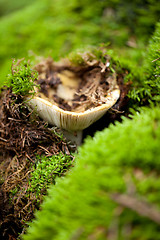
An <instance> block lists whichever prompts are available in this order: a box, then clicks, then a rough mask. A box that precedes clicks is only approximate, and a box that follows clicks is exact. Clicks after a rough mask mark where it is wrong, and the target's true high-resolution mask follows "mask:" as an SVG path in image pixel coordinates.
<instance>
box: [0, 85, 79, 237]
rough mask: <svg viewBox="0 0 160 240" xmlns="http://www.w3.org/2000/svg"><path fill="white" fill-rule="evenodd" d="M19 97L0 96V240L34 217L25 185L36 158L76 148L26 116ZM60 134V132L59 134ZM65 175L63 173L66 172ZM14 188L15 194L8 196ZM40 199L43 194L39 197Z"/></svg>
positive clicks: (7, 93) (32, 199) (33, 203)
mask: <svg viewBox="0 0 160 240" xmlns="http://www.w3.org/2000/svg"><path fill="white" fill-rule="evenodd" d="M22 102H23V99H22V97H21V96H16V95H14V94H13V93H12V91H11V89H10V88H8V89H5V90H2V92H1V96H0V149H1V151H0V239H4V240H5V239H16V238H17V237H18V234H19V233H21V232H22V231H23V230H24V221H29V220H31V219H32V218H33V217H34V211H35V209H39V204H40V202H41V201H42V199H40V202H38V201H37V199H36V196H35V195H34V194H32V195H31V194H30V196H29V197H28V198H27V197H26V191H27V188H28V181H29V177H30V173H31V171H32V169H31V166H32V165H33V164H34V162H35V158H36V155H46V156H52V155H55V154H58V153H60V152H61V153H63V154H67V155H69V156H70V157H71V158H73V157H72V155H71V153H70V152H71V151H72V152H73V151H75V149H76V146H74V145H71V143H68V142H67V141H66V140H65V139H63V140H62V139H61V137H59V135H58V134H60V132H59V133H58V129H55V133H53V130H51V129H50V127H49V126H47V127H46V123H45V122H43V121H42V120H41V119H39V117H38V116H37V115H35V113H33V112H29V110H28V109H27V107H25V106H24V105H23V104H22ZM59 131H60V130H59ZM66 171H67V169H66ZM16 187H18V192H17V193H16V194H15V195H12V194H10V193H11V191H13V190H14V189H15V188H16ZM42 194H43V195H44V194H45V192H44V193H42Z"/></svg>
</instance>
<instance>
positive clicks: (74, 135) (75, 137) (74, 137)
mask: <svg viewBox="0 0 160 240" xmlns="http://www.w3.org/2000/svg"><path fill="white" fill-rule="evenodd" d="M63 134H64V136H65V137H66V139H67V140H69V141H71V142H72V143H75V144H76V145H77V146H80V145H81V143H82V130H80V131H74V132H71V131H70V132H69V131H67V130H64V129H63Z"/></svg>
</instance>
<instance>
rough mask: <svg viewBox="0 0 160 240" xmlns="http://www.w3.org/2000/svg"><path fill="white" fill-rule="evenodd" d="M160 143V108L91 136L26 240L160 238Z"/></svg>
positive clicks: (38, 215) (145, 111) (37, 216)
mask: <svg viewBox="0 0 160 240" xmlns="http://www.w3.org/2000/svg"><path fill="white" fill-rule="evenodd" d="M159 143H160V108H159V106H157V107H155V108H153V109H149V108H144V109H142V110H141V113H140V114H139V113H138V112H137V113H135V116H134V117H133V119H127V118H125V119H123V122H122V123H116V126H114V125H110V127H109V128H108V129H105V130H104V131H102V132H97V133H96V135H95V137H94V138H93V139H92V138H91V137H88V138H87V139H86V141H85V144H84V145H83V146H82V147H81V148H80V149H79V155H77V156H76V162H77V163H76V166H75V168H74V169H72V171H71V172H70V174H69V175H68V176H67V177H65V179H61V180H59V181H58V182H57V184H56V186H54V187H51V188H50V191H49V195H48V197H46V199H45V201H44V203H43V205H42V210H41V211H39V212H37V214H36V220H34V221H33V223H31V224H30V228H29V229H28V233H27V235H24V236H23V239H24V240H36V239H37V240H40V239H43V240H44V239H50V240H51V239H54V240H62V239H63V240H67V239H79V240H84V239H96V240H103V239H132V240H137V239H143V240H149V239H155V240H158V239H160V236H159V233H158V231H159V230H158V229H159V224H160V212H159V210H160V204H159V202H160V194H159V187H160V180H159V177H158V176H159V173H160V148H159ZM124 198H125V201H124ZM120 199H122V201H120ZM142 206H143V207H142ZM148 209H149V213H147V212H148ZM158 209H159V210H158ZM140 215H141V216H140ZM155 215H156V217H155ZM144 229H145V231H144Z"/></svg>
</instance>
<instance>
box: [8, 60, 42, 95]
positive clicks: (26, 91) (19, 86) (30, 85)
mask: <svg viewBox="0 0 160 240" xmlns="http://www.w3.org/2000/svg"><path fill="white" fill-rule="evenodd" d="M37 77H38V73H37V72H36V71H35V70H32V69H31V66H30V64H29V63H28V62H27V61H26V60H23V61H17V63H15V62H13V64H12V70H11V73H10V74H8V76H7V79H8V82H9V83H10V86H11V88H12V92H13V93H14V94H16V95H21V96H26V95H31V94H34V93H35V90H34V86H35V82H34V81H35V80H36V79H37Z"/></svg>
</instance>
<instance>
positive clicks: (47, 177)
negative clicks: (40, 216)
mask: <svg viewBox="0 0 160 240" xmlns="http://www.w3.org/2000/svg"><path fill="white" fill-rule="evenodd" d="M72 160H73V159H72V158H71V157H70V156H68V155H62V154H59V155H53V156H50V157H47V156H37V161H36V163H35V165H34V166H33V167H32V173H31V176H30V179H29V183H28V184H29V187H28V189H27V193H32V194H33V193H34V194H35V195H36V197H37V199H38V198H41V195H42V194H43V195H44V194H45V193H46V190H47V188H48V187H49V185H50V184H55V179H56V177H61V176H63V175H64V173H65V172H66V171H67V170H68V169H69V168H70V167H71V166H72Z"/></svg>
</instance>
